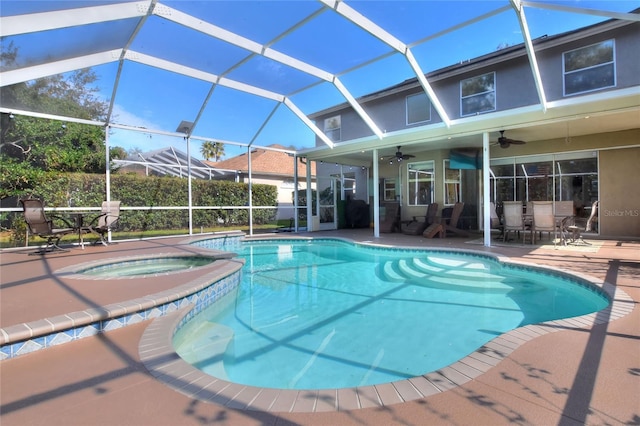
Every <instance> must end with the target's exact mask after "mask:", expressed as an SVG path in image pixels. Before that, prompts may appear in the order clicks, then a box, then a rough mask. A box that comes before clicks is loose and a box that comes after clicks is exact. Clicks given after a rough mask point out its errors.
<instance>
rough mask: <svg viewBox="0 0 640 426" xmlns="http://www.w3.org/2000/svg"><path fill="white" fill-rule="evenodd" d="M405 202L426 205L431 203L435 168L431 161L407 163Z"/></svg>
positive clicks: (413, 204) (411, 204)
mask: <svg viewBox="0 0 640 426" xmlns="http://www.w3.org/2000/svg"><path fill="white" fill-rule="evenodd" d="M407 173H408V177H407V190H408V194H407V200H408V202H407V204H408V205H410V206H426V205H427V204H431V203H433V199H434V193H433V192H434V191H433V188H434V187H433V185H434V183H435V170H434V163H433V161H423V162H420V163H409V164H408V165H407Z"/></svg>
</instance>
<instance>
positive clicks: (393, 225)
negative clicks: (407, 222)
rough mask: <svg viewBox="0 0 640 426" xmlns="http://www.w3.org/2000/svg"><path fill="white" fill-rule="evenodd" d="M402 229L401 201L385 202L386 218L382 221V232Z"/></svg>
mask: <svg viewBox="0 0 640 426" xmlns="http://www.w3.org/2000/svg"><path fill="white" fill-rule="evenodd" d="M396 230H397V231H400V203H396V202H392V203H384V220H382V221H381V222H380V232H386V233H388V232H396Z"/></svg>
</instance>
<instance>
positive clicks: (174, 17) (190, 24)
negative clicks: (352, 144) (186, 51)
mask: <svg viewBox="0 0 640 426" xmlns="http://www.w3.org/2000/svg"><path fill="white" fill-rule="evenodd" d="M153 13H154V15H157V16H160V17H162V18H164V19H167V20H169V21H171V22H175V23H177V24H179V25H182V26H185V27H187V28H191V29H193V30H195V31H199V32H201V33H203V34H206V35H208V36H210V37H214V38H216V39H218V40H222V41H224V42H227V43H229V44H232V45H234V46H236V47H240V48H242V49H245V50H247V51H249V52H251V53H253V54H255V55H260V56H263V57H265V58H267V59H271V60H273V61H276V62H279V63H281V64H284V65H286V66H288V67H291V68H294V69H296V70H298V71H301V72H303V73H305V74H309V75H312V76H314V77H316V78H319V79H321V80H324V81H327V82H330V83H332V84H333V85H334V86H335V87H336V88H337V89H338V91H339V92H340V93H341V94H342V95H343V97H344V98H345V99H346V100H347V102H349V104H350V105H351V106H352V107H353V109H354V110H355V111H356V112H357V114H358V115H360V118H362V120H363V121H364V122H365V123H366V124H367V126H368V127H369V128H370V129H371V131H372V132H373V133H374V134H375V135H376V136H378V137H379V138H382V136H383V134H382V132H381V131H380V129H379V128H378V126H377V125H376V124H375V123H374V121H373V120H372V119H371V117H370V116H369V115H368V114H367V113H366V112H365V111H364V109H363V108H362V106H361V105H360V104H359V103H358V102H357V101H356V100H355V98H354V97H353V95H352V94H351V93H350V92H349V91H348V90H347V88H346V87H345V86H344V85H343V84H342V83H341V82H340V81H338V80H337V77H336V76H335V75H333V74H332V73H330V72H328V71H325V70H322V69H320V68H318V67H315V66H313V65H311V64H308V63H306V62H303V61H301V60H299V59H297V58H294V57H292V56H289V55H287V54H284V53H282V52H279V51H277V50H275V49H272V48H270V47H268V46H269V44H267V45H262V44H260V43H258V42H255V41H253V40H250V39H248V38H246V37H243V36H241V35H239V34H236V33H233V32H231V31H228V30H225V29H223V28H220V27H218V26H216V25H213V24H210V23H208V22H204V21H202V19H198V18H195V17H193V16H190V15H188V14H186V13H183V12H180V11H178V10H175V9H172V8H170V7H168V6H165V5H157V6H156V7H155V8H154V11H153ZM245 60H246V59H245ZM232 68H233V67H232ZM314 131H315V130H314ZM323 140H324V139H323Z"/></svg>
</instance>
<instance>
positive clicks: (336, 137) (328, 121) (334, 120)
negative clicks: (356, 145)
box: [324, 115, 342, 142]
mask: <svg viewBox="0 0 640 426" xmlns="http://www.w3.org/2000/svg"><path fill="white" fill-rule="evenodd" d="M341 125H342V123H341V119H340V116H339V115H336V116H333V117H329V118H325V119H324V133H325V134H326V135H327V137H328V138H329V139H331V140H332V141H333V142H337V141H340V140H342V139H341V138H342V135H341V134H340V127H341Z"/></svg>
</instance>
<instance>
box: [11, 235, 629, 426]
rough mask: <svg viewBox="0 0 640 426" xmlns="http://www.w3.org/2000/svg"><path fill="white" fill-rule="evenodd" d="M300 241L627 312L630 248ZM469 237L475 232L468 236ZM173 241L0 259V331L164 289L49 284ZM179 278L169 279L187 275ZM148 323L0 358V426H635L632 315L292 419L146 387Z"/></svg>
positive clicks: (148, 283) (188, 249) (401, 239)
mask: <svg viewBox="0 0 640 426" xmlns="http://www.w3.org/2000/svg"><path fill="white" fill-rule="evenodd" d="M307 235H308V236H330V237H343V238H349V239H353V240H356V241H372V242H374V243H379V244H385V245H397V246H412V247H416V246H418V247H447V248H463V249H469V250H476V251H485V252H490V253H495V254H499V255H503V256H508V257H510V258H512V259H516V260H520V261H523V262H528V263H534V264H538V265H548V266H552V267H557V268H562V269H565V270H574V271H576V272H579V273H581V274H587V275H589V276H592V277H595V278H598V279H601V280H604V281H606V282H607V283H609V284H611V285H613V286H616V287H617V288H620V289H623V290H624V292H625V293H626V294H628V295H629V296H630V297H631V299H632V301H628V300H625V301H622V302H624V303H628V304H633V305H634V307H635V305H637V304H638V302H640V242H638V241H616V240H602V241H598V244H597V245H595V244H594V247H593V248H589V249H588V250H587V249H584V248H580V247H575V248H572V247H568V248H561V249H558V250H554V249H553V247H548V246H545V247H534V246H530V247H526V246H522V245H517V244H511V245H509V244H500V245H497V246H495V247H492V248H485V247H483V246H482V245H478V244H473V242H474V241H471V240H468V239H462V238H446V239H433V240H431V239H425V238H422V237H415V236H405V235H400V234H383V236H382V237H381V238H379V239H376V238H374V237H373V235H372V232H371V231H370V230H353V231H343V230H341V231H333V232H323V233H313V234H307ZM475 238H477V236H476V237H475ZM186 241H187V239H185V238H167V239H157V240H148V241H136V242H120V243H118V244H114V245H111V246H109V247H103V246H96V247H86V248H85V249H84V250H81V249H80V248H75V247H74V248H72V249H71V250H70V252H68V253H61V254H47V255H45V256H28V255H27V252H25V251H3V252H2V253H1V254H0V265H1V272H0V274H1V276H0V280H1V283H0V327H2V328H7V327H10V326H12V325H15V324H19V323H24V322H32V321H38V320H42V319H44V318H50V317H54V316H56V315H62V314H66V313H70V312H76V311H80V310H84V309H90V308H96V307H100V306H105V305H108V304H112V303H117V302H121V301H125V300H130V299H133V298H136V297H141V296H144V295H147V294H151V293H157V292H159V291H162V290H167V289H171V288H173V287H175V286H177V285H179V284H181V283H176V282H175V281H176V280H175V277H176V275H168V276H167V277H163V278H158V279H154V280H80V279H75V278H73V277H65V276H59V275H56V274H54V272H55V271H58V270H59V269H61V268H64V267H69V266H71V265H74V264H77V263H81V262H88V261H91V260H96V259H103V258H105V257H121V256H133V255H140V254H146V253H149V254H151V253H192V252H193V248H192V246H188V245H186V244H184V243H185V242H186ZM197 273H198V272H197V271H193V272H185V273H184V275H183V274H182V273H181V274H180V276H181V279H188V278H189V276H190V275H189V274H192V275H193V276H196V275H197ZM152 321H153V320H146V321H143V322H140V323H137V324H134V325H130V326H126V327H124V328H121V329H118V330H114V331H110V332H107V333H103V334H98V335H95V336H92V337H86V338H83V339H81V340H78V341H74V342H70V343H65V344H62V345H59V346H55V347H51V348H47V349H43V350H39V351H36V352H33V353H30V354H26V355H21V356H18V357H16V358H11V359H6V360H3V361H1V362H0V424H2V425H3V426H7V425H29V424H33V425H38V424H42V425H57V424H60V425H75V424H78V425H88V424H91V425H93V424H96V425H99V424H104V425H160V424H167V425H183V424H184V425H190V424H194V425H199V424H200V425H201V424H220V425H225V424H228V425H296V424H299V425H352V424H353V425H362V424H367V425H395V424H403V425H427V424H428V425H433V424H452V425H466V424H474V425H497V424H513V423H515V424H524V425H527V424H530V425H551V424H559V425H574V424H575V425H581V424H594V425H601V424H614V425H615V424H621V425H622V424H640V396H639V395H640V309H637V308H634V309H633V310H632V311H631V313H629V314H627V315H625V316H623V317H622V318H620V319H616V320H615V321H611V322H605V323H602V324H599V325H594V326H590V327H586V328H584V327H567V328H566V329H563V330H561V331H558V332H554V333H549V334H545V335H542V336H540V337H537V338H534V339H532V340H529V341H528V342H526V343H524V344H522V345H521V346H519V347H518V348H517V349H515V351H513V352H512V353H511V354H510V355H508V356H507V357H506V358H505V359H504V360H502V361H501V362H499V363H497V365H495V366H494V367H493V368H491V369H489V370H488V371H487V372H486V373H484V374H482V375H480V376H478V377H476V378H475V379H473V380H470V381H468V382H466V383H465V384H462V385H461V386H457V387H454V388H452V389H450V390H448V391H446V392H442V393H438V394H436V395H432V396H429V397H424V398H419V399H416V400H413V401H410V402H402V403H398V404H393V405H385V406H384V407H375V408H362V409H355V410H343V411H333V412H316V413H298V412H276V413H274V412H264V411H258V410H238V409H233V408H230V407H228V406H224V405H218V404H213V403H206V402H202V401H200V400H197V399H192V398H190V397H188V396H185V395H183V394H181V393H178V392H176V391H174V390H173V389H171V388H170V387H168V386H166V385H165V384H164V383H162V382H160V381H158V380H156V379H155V377H154V376H152V375H151V374H150V373H149V372H148V371H147V369H146V368H145V366H144V365H143V363H142V361H141V359H140V356H139V353H138V352H139V348H138V345H139V343H140V339H141V337H142V335H143V333H144V331H145V329H147V327H148V326H149V325H150V324H151V322H152Z"/></svg>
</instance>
